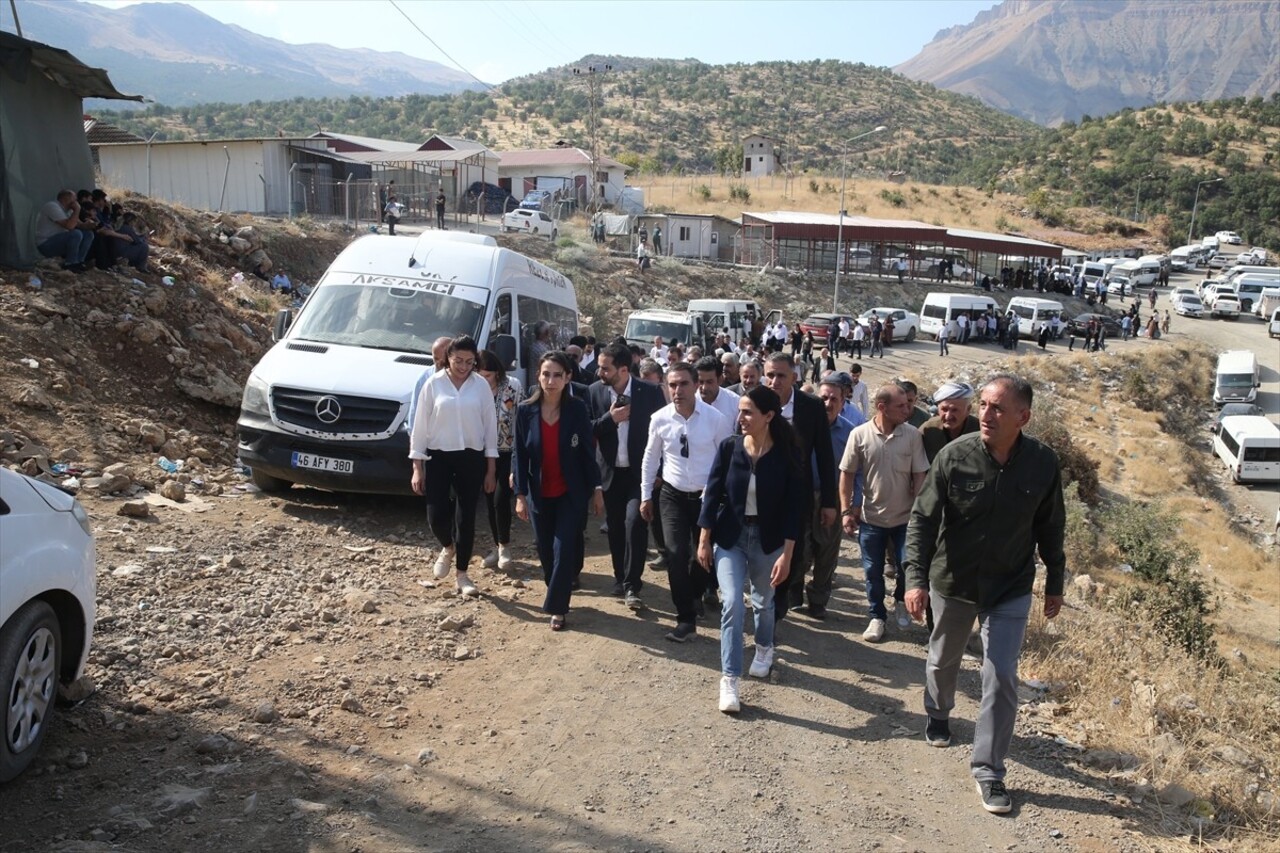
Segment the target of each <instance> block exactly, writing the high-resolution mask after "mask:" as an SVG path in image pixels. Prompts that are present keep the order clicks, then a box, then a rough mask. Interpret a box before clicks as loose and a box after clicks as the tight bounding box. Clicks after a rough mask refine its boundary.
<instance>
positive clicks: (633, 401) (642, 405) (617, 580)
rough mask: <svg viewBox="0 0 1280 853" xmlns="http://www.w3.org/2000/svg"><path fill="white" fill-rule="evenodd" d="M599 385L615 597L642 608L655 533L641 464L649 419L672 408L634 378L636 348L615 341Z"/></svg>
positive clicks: (598, 424) (594, 412) (592, 393)
mask: <svg viewBox="0 0 1280 853" xmlns="http://www.w3.org/2000/svg"><path fill="white" fill-rule="evenodd" d="M599 362H600V366H599V368H598V369H597V374H598V375H599V377H600V379H599V381H597V382H595V383H594V384H592V385H591V387H590V388H589V389H588V395H589V397H590V408H591V417H592V421H593V424H592V426H593V431H594V432H595V436H596V459H597V461H598V462H599V463H600V479H601V482H602V483H603V485H604V511H605V522H606V523H607V524H608V525H609V555H610V557H612V559H613V578H614V585H613V594H614V595H619V596H622V597H624V598H625V599H626V603H627V606H628V607H630V608H631V609H632V610H640V609H641V608H642V607H644V603H643V602H642V601H641V600H640V588H641V586H642V582H641V580H640V577H641V575H642V574H643V572H644V561H645V555H646V553H647V552H648V549H649V532H648V526H647V525H646V523H645V520H644V519H643V518H642V517H641V516H640V465H641V462H643V460H644V448H645V444H646V443H648V440H649V420H650V419H651V418H652V417H653V413H654V412H656V411H658V410H659V409H661V408H662V407H663V406H665V405H666V403H667V401H666V398H665V397H664V396H663V394H662V389H660V388H659V387H658V386H656V385H652V384H650V383H648V382H645V381H643V380H641V379H637V378H635V377H633V376H632V375H631V350H630V349H628V348H627V346H626V344H625V343H613V344H610V345H609V346H608V347H606V348H605V349H604V351H603V352H601V353H600V359H599Z"/></svg>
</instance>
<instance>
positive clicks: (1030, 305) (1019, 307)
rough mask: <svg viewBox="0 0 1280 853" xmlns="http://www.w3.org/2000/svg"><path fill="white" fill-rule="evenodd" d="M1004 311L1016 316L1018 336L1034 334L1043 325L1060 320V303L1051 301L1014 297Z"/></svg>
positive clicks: (1030, 297) (1029, 297)
mask: <svg viewBox="0 0 1280 853" xmlns="http://www.w3.org/2000/svg"><path fill="white" fill-rule="evenodd" d="M1005 310H1006V311H1012V312H1013V313H1014V314H1016V315H1018V334H1019V335H1024V336H1029V335H1033V334H1035V333H1036V332H1038V331H1039V330H1040V327H1041V326H1043V325H1044V324H1045V323H1050V324H1052V323H1053V321H1054V320H1055V319H1056V320H1058V321H1059V322H1061V320H1062V303H1061V302H1055V301H1054V300H1052V299H1038V298H1035V297H1032V296H1015V297H1013V298H1012V299H1010V300H1009V304H1008V306H1007V307H1006V308H1005Z"/></svg>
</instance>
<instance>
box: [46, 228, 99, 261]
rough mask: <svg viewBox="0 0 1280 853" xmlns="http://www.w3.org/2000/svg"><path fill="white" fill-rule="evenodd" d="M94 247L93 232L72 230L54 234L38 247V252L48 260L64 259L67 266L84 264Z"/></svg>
mask: <svg viewBox="0 0 1280 853" xmlns="http://www.w3.org/2000/svg"><path fill="white" fill-rule="evenodd" d="M92 245H93V232H92V231H87V230H85V229H83V228H72V229H71V230H69V231H63V232H62V233H61V234H54V235H53V236H52V237H50V238H49V239H48V240H45V241H44V242H43V243H41V244H40V245H38V246H36V251H38V252H39V253H40V254H42V255H44V256H45V257H46V258H58V257H60V258H62V262H63V263H64V264H66V265H67V266H71V265H72V264H82V263H84V259H85V258H87V257H88V256H89V247H90V246H92Z"/></svg>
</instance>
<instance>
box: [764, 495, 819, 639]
mask: <svg viewBox="0 0 1280 853" xmlns="http://www.w3.org/2000/svg"><path fill="white" fill-rule="evenodd" d="M812 526H813V506H812V504H810V503H809V502H808V501H805V502H804V505H803V506H801V507H800V525H799V529H798V530H797V535H796V544H795V547H793V548H792V549H791V565H792V566H793V567H797V566H803V565H804V564H805V560H806V559H808V557H807V556H806V554H807V549H808V548H809V528H810V527H812ZM797 574H798V572H796V571H795V570H794V569H793V570H792V571H791V572H790V573H789V574H788V575H787V579H786V580H785V581H783V582H782V583H780V584H778V586H777V587H775V588H774V590H773V621H775V622H781V621H782V619H783V617H785V616H786V615H787V611H788V610H790V609H791V608H792V607H799V606H800V605H801V604H803V603H804V579H803V577H802V578H801V579H800V581H799V582H798V583H796V584H794V585H793V584H792V581H793V580H794V579H795V578H796V576H797Z"/></svg>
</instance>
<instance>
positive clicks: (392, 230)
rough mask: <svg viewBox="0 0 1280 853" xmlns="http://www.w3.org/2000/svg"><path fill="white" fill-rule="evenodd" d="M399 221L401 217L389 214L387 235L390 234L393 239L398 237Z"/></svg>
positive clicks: (387, 217)
mask: <svg viewBox="0 0 1280 853" xmlns="http://www.w3.org/2000/svg"><path fill="white" fill-rule="evenodd" d="M399 221H400V217H399V216H392V215H391V214H389V213H388V214H387V216H386V223H387V233H388V234H390V235H391V236H392V237H394V236H396V223H397V222H399Z"/></svg>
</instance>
